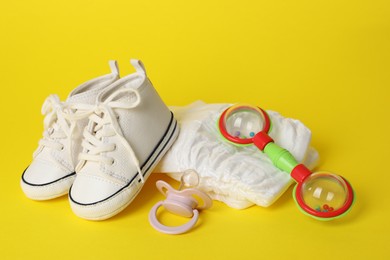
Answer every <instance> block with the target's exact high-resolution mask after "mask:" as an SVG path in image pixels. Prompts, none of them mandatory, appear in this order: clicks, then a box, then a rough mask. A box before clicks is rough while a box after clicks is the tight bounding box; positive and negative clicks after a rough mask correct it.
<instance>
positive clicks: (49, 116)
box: [33, 95, 89, 165]
mask: <svg viewBox="0 0 390 260" xmlns="http://www.w3.org/2000/svg"><path fill="white" fill-rule="evenodd" d="M86 109H88V107H84V105H82V104H69V103H66V102H61V101H60V98H59V97H58V96H57V95H50V96H49V97H47V98H46V100H45V101H44V103H43V105H42V109H41V112H42V114H43V115H44V116H45V119H44V121H43V124H44V131H43V138H42V139H41V140H40V141H39V148H38V150H37V151H35V152H34V155H33V156H34V158H35V157H36V156H37V154H38V153H39V151H41V149H42V148H43V147H49V148H52V149H56V150H62V149H64V145H63V144H61V143H60V142H58V139H65V138H66V139H67V142H68V146H69V150H68V156H69V158H70V160H71V162H72V165H74V162H73V158H72V155H71V151H72V135H73V133H74V129H75V126H76V121H77V120H79V119H83V118H86V117H88V115H89V113H88V112H87V111H83V110H86Z"/></svg>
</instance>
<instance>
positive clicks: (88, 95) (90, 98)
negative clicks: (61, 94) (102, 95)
mask: <svg viewBox="0 0 390 260" xmlns="http://www.w3.org/2000/svg"><path fill="white" fill-rule="evenodd" d="M95 92H96V93H95ZM97 95H98V90H91V91H88V92H83V93H79V94H76V95H72V96H69V97H68V98H67V99H66V102H67V103H70V104H76V103H82V104H90V105H93V104H95V102H96V96H97Z"/></svg>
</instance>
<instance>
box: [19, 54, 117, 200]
mask: <svg viewBox="0 0 390 260" xmlns="http://www.w3.org/2000/svg"><path fill="white" fill-rule="evenodd" d="M109 65H110V68H111V73H110V74H107V75H104V76H101V77H98V78H95V79H92V80H90V81H87V82H85V83H84V84H82V85H80V86H79V87H77V88H76V89H74V90H73V91H72V92H71V93H70V94H69V96H68V98H67V100H66V101H65V102H61V101H60V99H59V97H58V96H57V95H50V96H49V97H48V98H47V99H46V101H45V102H44V104H43V106H42V114H43V115H45V119H44V133H43V138H42V139H41V140H40V141H39V146H38V148H37V150H36V151H35V152H34V154H33V161H32V163H31V164H30V166H29V167H28V168H27V169H26V170H25V172H24V173H23V175H22V180H21V186H22V189H23V191H24V192H25V194H26V196H27V197H29V198H31V199H36V200H45V199H51V198H55V197H58V196H61V195H63V194H66V193H68V190H69V187H70V185H71V184H72V182H73V180H74V178H75V176H74V175H75V166H76V163H77V156H78V154H79V153H80V151H81V145H80V143H81V140H82V132H83V129H84V127H85V126H86V124H87V122H88V118H87V117H88V114H87V113H85V112H84V110H85V108H89V107H90V106H91V105H93V104H95V102H96V97H97V95H98V93H100V92H101V91H102V90H103V89H104V88H106V87H107V86H109V85H111V84H112V83H113V82H115V81H116V80H118V78H119V70H118V67H117V64H116V61H110V62H109Z"/></svg>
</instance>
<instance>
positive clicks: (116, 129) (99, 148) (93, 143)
mask: <svg viewBox="0 0 390 260" xmlns="http://www.w3.org/2000/svg"><path fill="white" fill-rule="evenodd" d="M126 93H127V94H135V96H136V100H135V101H134V102H128V101H115V100H114V99H115V98H118V97H120V95H121V94H126ZM140 102H141V98H140V95H139V93H138V91H136V90H134V89H131V88H123V89H119V90H117V91H115V92H114V93H112V94H111V95H110V96H109V97H108V98H107V99H106V100H105V101H104V102H102V103H99V104H98V105H97V106H95V108H94V110H93V112H92V113H91V115H90V116H89V120H90V124H91V123H92V124H93V125H94V127H93V129H90V130H89V131H87V129H86V130H84V139H83V142H82V146H83V148H84V150H83V152H82V153H80V155H79V160H80V161H79V163H78V164H77V166H76V172H80V170H81V169H82V167H83V166H84V165H85V163H86V162H87V161H94V162H100V163H105V164H113V163H114V158H110V157H107V156H105V155H103V153H105V152H111V151H114V150H115V149H116V145H115V144H113V143H104V142H103V139H104V137H110V136H115V135H116V136H118V137H119V140H120V142H121V143H122V145H123V146H124V147H125V149H126V151H127V152H128V154H129V155H130V157H131V158H132V160H133V162H134V163H135V165H136V167H137V170H138V173H139V174H140V177H141V181H142V182H144V181H145V180H144V177H143V174H142V171H141V168H140V164H139V161H138V159H137V157H136V155H135V153H134V150H133V148H132V147H131V145H130V144H129V143H128V142H127V140H126V139H125V137H124V136H123V133H122V130H121V128H120V126H119V124H118V119H117V117H116V115H115V112H114V110H115V109H117V108H119V109H132V108H135V107H136V106H138V104H139V103H140ZM104 126H109V127H104Z"/></svg>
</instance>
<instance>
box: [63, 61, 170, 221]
mask: <svg viewBox="0 0 390 260" xmlns="http://www.w3.org/2000/svg"><path fill="white" fill-rule="evenodd" d="M131 63H132V64H133V66H134V67H135V69H136V72H135V73H133V74H130V75H128V76H126V77H124V78H121V79H120V80H118V81H116V82H115V83H114V84H113V85H112V86H110V87H109V88H107V89H105V90H104V91H103V92H102V93H100V94H99V96H98V102H99V104H98V105H97V107H96V109H95V112H94V114H92V115H91V116H90V122H89V124H88V126H87V128H86V130H85V133H84V140H83V143H82V146H83V148H84V149H83V152H82V153H81V154H80V157H79V158H80V162H79V164H78V165H77V167H76V172H77V176H76V179H75V181H74V183H73V185H72V187H71V189H70V191H69V200H70V205H71V208H72V210H73V211H74V213H75V214H76V215H78V216H79V217H82V218H85V219H90V220H103V219H106V218H109V217H111V216H113V215H115V214H117V213H119V212H120V211H121V210H123V209H124V208H125V207H126V206H127V205H129V204H130V203H131V201H132V200H133V199H134V198H135V197H136V195H137V194H138V192H139V191H140V190H141V188H142V186H143V184H144V182H145V181H146V179H147V178H148V176H149V175H150V173H151V172H152V170H153V169H154V167H155V166H156V164H157V163H158V162H159V161H160V159H161V157H162V156H163V155H164V154H165V152H166V151H167V150H168V149H169V148H170V146H171V145H172V143H173V142H174V140H175V139H176V137H177V135H178V127H177V123H176V120H175V118H174V117H173V114H172V113H171V111H170V110H169V109H168V107H167V106H166V105H165V104H164V102H163V101H162V100H161V98H160V96H159V95H158V93H157V92H156V90H155V89H154V87H153V86H152V84H151V82H150V81H149V79H148V78H147V76H146V72H145V69H144V67H143V65H142V63H141V62H140V61H138V60H131Z"/></svg>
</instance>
